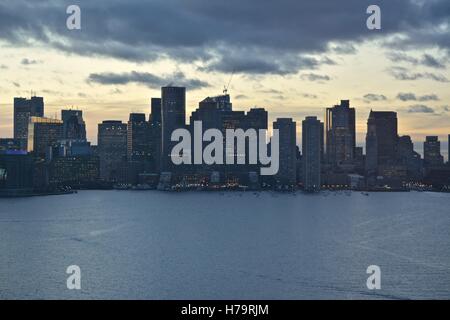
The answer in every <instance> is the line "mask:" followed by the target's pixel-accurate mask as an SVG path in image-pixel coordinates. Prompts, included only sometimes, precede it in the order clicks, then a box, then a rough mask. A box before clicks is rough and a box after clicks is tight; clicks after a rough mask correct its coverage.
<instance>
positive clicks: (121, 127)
mask: <svg viewBox="0 0 450 320" xmlns="http://www.w3.org/2000/svg"><path fill="white" fill-rule="evenodd" d="M97 153H98V156H99V158H100V178H101V179H102V180H105V181H111V182H117V181H119V177H120V167H121V165H122V164H123V163H124V161H125V160H126V158H127V124H126V123H122V121H103V123H100V124H99V125H98V147H97Z"/></svg>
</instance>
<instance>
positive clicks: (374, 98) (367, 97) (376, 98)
mask: <svg viewBox="0 0 450 320" xmlns="http://www.w3.org/2000/svg"><path fill="white" fill-rule="evenodd" d="M364 100H366V101H386V100H387V97H386V96H385V95H382V94H375V93H368V94H366V95H365V96H364Z"/></svg>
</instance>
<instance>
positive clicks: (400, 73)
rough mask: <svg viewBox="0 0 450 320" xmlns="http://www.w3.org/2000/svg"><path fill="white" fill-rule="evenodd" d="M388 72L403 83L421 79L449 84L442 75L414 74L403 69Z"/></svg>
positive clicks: (393, 69)
mask: <svg viewBox="0 0 450 320" xmlns="http://www.w3.org/2000/svg"><path fill="white" fill-rule="evenodd" d="M388 72H389V73H390V74H391V75H392V76H393V77H394V78H395V79H397V80H401V81H414V80H421V79H428V80H433V81H437V82H449V80H448V79H447V77H445V76H444V75H442V74H436V73H432V72H414V71H410V70H409V69H407V68H403V67H393V68H391V69H390V70H388Z"/></svg>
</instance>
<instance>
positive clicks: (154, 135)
mask: <svg viewBox="0 0 450 320" xmlns="http://www.w3.org/2000/svg"><path fill="white" fill-rule="evenodd" d="M161 140H162V124H161V98H152V100H151V114H150V152H151V161H152V164H153V170H154V171H155V172H160V171H161V142H162V141H161Z"/></svg>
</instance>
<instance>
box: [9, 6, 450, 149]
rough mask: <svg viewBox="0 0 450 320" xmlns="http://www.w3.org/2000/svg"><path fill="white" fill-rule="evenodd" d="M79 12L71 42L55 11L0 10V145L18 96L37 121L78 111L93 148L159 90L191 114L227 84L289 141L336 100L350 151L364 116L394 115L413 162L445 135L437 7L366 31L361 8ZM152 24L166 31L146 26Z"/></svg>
mask: <svg viewBox="0 0 450 320" xmlns="http://www.w3.org/2000/svg"><path fill="white" fill-rule="evenodd" d="M78 3H79V6H80V8H81V12H82V20H81V30H68V29H67V28H66V26H65V19H66V18H67V14H66V6H64V5H60V4H57V3H55V2H49V1H47V2H45V1H44V2H40V3H36V2H31V1H17V2H14V3H13V4H8V5H6V4H0V15H1V19H0V21H1V22H0V24H1V30H2V32H0V48H1V50H0V61H1V62H0V136H2V137H11V136H12V126H11V120H12V117H13V114H12V99H13V98H14V97H16V96H23V97H29V92H30V91H31V90H33V91H36V94H37V95H39V96H44V97H45V98H46V107H47V113H46V115H47V116H53V115H54V114H55V112H58V111H59V110H60V109H62V108H67V107H70V106H72V105H73V106H76V107H79V108H80V109H82V110H83V111H84V113H85V121H86V126H87V131H88V137H89V140H90V141H93V142H95V140H96V133H95V128H96V126H97V124H98V123H100V122H101V120H103V119H112V120H114V119H117V120H122V121H127V118H128V114H129V113H131V112H145V113H146V114H148V113H149V110H148V104H149V97H152V96H157V93H158V91H159V87H160V86H162V85H167V84H170V83H174V84H178V85H183V86H186V87H187V88H188V95H187V110H186V113H187V114H190V113H191V112H192V111H194V110H195V109H196V107H197V103H198V101H201V100H202V99H203V98H204V97H206V96H211V95H217V94H220V93H221V92H222V89H223V87H224V86H227V84H228V83H229V82H230V79H231V84H230V87H229V88H228V89H229V92H230V94H231V95H232V99H233V101H234V104H235V110H245V109H247V108H249V107H253V106H258V107H264V108H266V110H268V111H269V114H270V121H271V122H273V121H275V120H276V118H282V117H292V118H294V119H296V120H297V134H298V139H299V138H300V134H301V131H302V128H301V125H300V122H301V121H300V120H302V119H304V118H305V117H306V116H310V115H312V116H317V117H318V118H319V119H321V120H322V121H323V120H324V111H323V110H324V108H327V107H332V106H333V105H334V104H335V103H337V102H338V101H339V100H340V99H350V100H351V101H353V104H354V105H355V107H356V108H357V109H358V112H357V117H356V132H357V137H356V140H357V144H358V145H361V144H362V143H363V142H364V140H365V130H366V120H367V118H368V115H369V113H370V109H371V108H373V109H374V110H385V111H396V112H398V113H399V119H400V122H399V132H401V133H402V134H405V135H411V136H412V138H413V141H414V142H415V144H416V149H417V150H421V148H422V147H421V143H422V141H424V140H425V136H427V135H439V136H440V139H441V140H444V138H445V137H446V136H447V134H448V132H447V131H448V123H450V111H449V110H450V92H449V90H448V85H449V79H450V73H449V66H450V55H449V47H448V41H446V39H447V38H446V37H448V32H449V26H448V18H449V13H448V10H447V7H446V6H447V4H446V2H445V1H443V0H435V1H409V0H401V1H396V2H395V3H391V2H386V3H385V2H383V3H380V7H381V10H382V29H381V30H376V31H373V30H368V29H367V27H366V23H365V22H366V18H367V14H366V9H367V6H368V4H371V3H370V2H369V1H355V0H351V1H345V2H344V3H339V4H330V3H329V2H326V5H324V3H325V1H322V0H321V1H314V2H313V3H311V2H305V1H291V0H283V1H282V2H281V3H280V2H273V3H267V4H265V5H264V6H261V5H260V4H255V3H253V2H252V1H248V2H246V3H245V4H241V3H240V4H239V5H237V4H236V5H234V3H227V4H225V3H208V4H204V3H202V2H201V1H198V0H195V1H188V2H186V1H172V2H170V1H152V3H142V2H139V1H135V2H127V1H115V2H113V3H111V2H108V4H106V2H104V1H96V2H95V3H92V2H90V1H79V2H78ZM104 6H107V7H108V13H107V14H105V13H104V11H103V10H102V8H103V7H104ZM259 6H261V7H260V10H258V13H255V12H254V11H253V8H255V7H259ZM174 8H178V9H180V10H178V9H177V10H176V9H174ZM216 12H221V13H222V14H221V15H217V14H215V13H216ZM311 13H313V14H311ZM162 14H164V15H165V16H167V18H168V20H167V21H169V20H172V21H178V23H176V24H168V23H158V21H159V20H160V16H161V15H162ZM316 16H320V17H321V19H319V20H320V23H319V22H318V21H317V19H316V18H314V19H311V17H316ZM261 18H263V20H264V21H265V23H264V24H262V23H261V22H260V21H262V20H261ZM25 21H26V23H25ZM199 21H202V23H199ZM231 22H232V24H230V23H231ZM204 25H209V26H211V27H210V28H206V29H205V28H204ZM274 25H276V26H277V28H273V26H274ZM412 26H414V28H413V27H412ZM236 30H239V32H236ZM233 73H234V75H233V76H232V74H233ZM299 140H300V139H299ZM445 148H446V147H445Z"/></svg>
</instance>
